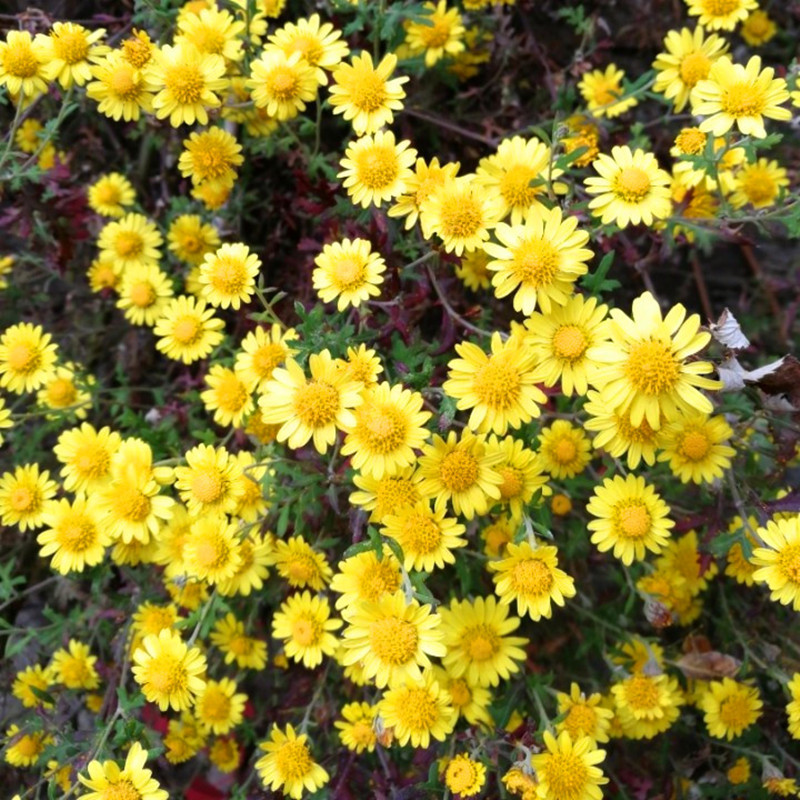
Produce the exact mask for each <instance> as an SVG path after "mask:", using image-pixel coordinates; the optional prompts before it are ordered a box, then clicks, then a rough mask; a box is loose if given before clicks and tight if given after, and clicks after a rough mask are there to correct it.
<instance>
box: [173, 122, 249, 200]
mask: <svg viewBox="0 0 800 800" xmlns="http://www.w3.org/2000/svg"><path fill="white" fill-rule="evenodd" d="M241 151H242V146H241V145H240V144H239V143H238V142H237V141H236V138H235V137H234V136H232V135H231V134H230V133H228V131H226V130H225V129H224V128H207V129H206V130H204V131H200V132H199V133H198V132H197V131H195V132H193V133H191V134H190V135H189V138H188V139H184V140H183V152H182V153H181V156H180V158H179V159H178V169H179V170H180V171H181V175H183V177H184V178H191V179H192V183H193V184H194V185H195V186H198V185H200V184H202V183H207V182H208V183H213V182H217V183H221V184H232V183H233V182H234V181H235V180H236V167H239V166H241V164H242V163H243V162H244V156H243V155H242V154H241Z"/></svg>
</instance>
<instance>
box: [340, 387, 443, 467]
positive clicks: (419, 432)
mask: <svg viewBox="0 0 800 800" xmlns="http://www.w3.org/2000/svg"><path fill="white" fill-rule="evenodd" d="M363 398H364V400H363V402H362V403H361V405H359V406H358V407H357V408H355V409H354V410H353V412H352V413H353V418H354V422H353V424H352V425H346V426H344V431H345V433H346V434H347V435H346V437H345V441H344V444H343V446H342V451H341V452H342V455H344V456H348V455H351V456H352V459H351V463H352V465H353V467H355V469H358V470H360V471H361V473H362V474H364V475H369V476H370V477H372V478H375V479H376V480H381V478H383V477H384V475H394V474H396V473H397V472H399V471H400V470H401V469H404V468H406V467H408V466H410V465H411V464H413V463H414V461H415V459H416V455H415V453H414V451H415V450H418V449H419V448H421V447H422V446H423V445H424V444H425V442H426V441H427V440H428V436H429V434H428V431H427V429H426V428H425V423H426V422H427V421H428V420H429V419H430V418H431V414H430V412H429V411H422V410H421V409H422V403H423V398H422V395H421V394H420V393H419V392H412V391H410V390H409V389H404V388H403V386H402V385H400V384H396V385H395V386H390V385H389V384H388V383H385V382H384V383H381V384H378V385H377V386H374V387H372V388H371V389H369V390H368V391H367V392H365V393H364V395H363Z"/></svg>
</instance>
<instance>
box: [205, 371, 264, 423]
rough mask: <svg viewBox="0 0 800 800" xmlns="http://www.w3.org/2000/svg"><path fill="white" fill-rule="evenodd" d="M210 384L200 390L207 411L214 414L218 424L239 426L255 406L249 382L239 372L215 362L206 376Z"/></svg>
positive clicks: (206, 380) (207, 382)
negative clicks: (203, 389)
mask: <svg viewBox="0 0 800 800" xmlns="http://www.w3.org/2000/svg"><path fill="white" fill-rule="evenodd" d="M205 382H206V385H207V386H208V389H206V390H205V391H203V392H200V399H201V400H202V401H203V405H204V406H205V407H206V411H211V412H212V413H213V414H214V422H216V423H217V425H222V426H223V427H224V426H228V425H233V426H234V427H239V426H240V425H241V424H242V421H243V419H244V418H245V417H246V416H247V415H248V414H250V413H251V412H252V410H253V409H254V408H255V404H254V402H253V398H252V396H251V394H250V391H249V389H248V385H247V383H245V381H243V380H242V379H241V377H240V376H239V374H238V373H237V372H235V371H234V370H232V369H229V368H228V367H223V366H222V364H214V365H213V366H212V367H211V369H210V370H209V371H208V374H207V375H206V376H205Z"/></svg>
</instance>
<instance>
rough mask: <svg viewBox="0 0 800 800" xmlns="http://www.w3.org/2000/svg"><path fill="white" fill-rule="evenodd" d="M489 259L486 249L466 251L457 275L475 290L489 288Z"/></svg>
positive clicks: (468, 287)
mask: <svg viewBox="0 0 800 800" xmlns="http://www.w3.org/2000/svg"><path fill="white" fill-rule="evenodd" d="M390 216H391V215H390ZM489 261H491V257H490V256H489V254H488V253H487V252H486V251H485V250H473V251H472V252H470V253H464V255H463V256H462V257H461V263H460V264H458V266H456V268H455V272H456V275H457V276H458V277H459V278H460V279H461V280H462V281H463V283H464V286H466V287H467V289H470V290H471V291H473V292H478V291H480V290H481V289H488V288H489V286H490V285H491V282H492V273H491V272H490V271H489V268H488V267H489Z"/></svg>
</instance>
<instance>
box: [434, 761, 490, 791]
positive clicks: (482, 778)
mask: <svg viewBox="0 0 800 800" xmlns="http://www.w3.org/2000/svg"><path fill="white" fill-rule="evenodd" d="M444 783H445V786H447V788H448V789H449V790H450V791H451V792H452V793H453V794H455V795H458V796H459V797H475V795H477V794H479V793H480V791H481V789H483V786H484V784H485V783H486V767H485V766H484V765H483V764H481V762H480V761H476V760H475V759H473V758H471V757H470V756H469V755H467V754H466V753H459V754H458V755H457V756H455V757H454V758H451V759H450V761H448V762H447V766H446V767H445V770H444Z"/></svg>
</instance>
